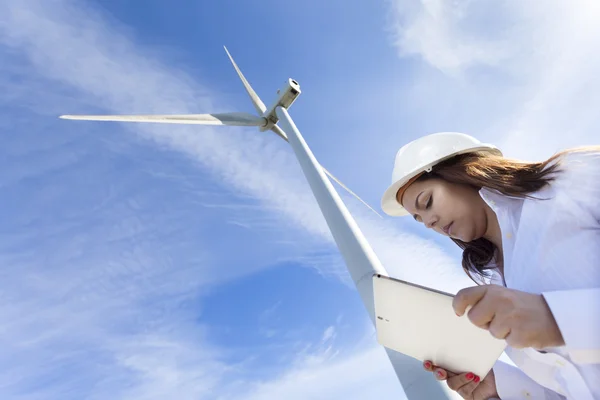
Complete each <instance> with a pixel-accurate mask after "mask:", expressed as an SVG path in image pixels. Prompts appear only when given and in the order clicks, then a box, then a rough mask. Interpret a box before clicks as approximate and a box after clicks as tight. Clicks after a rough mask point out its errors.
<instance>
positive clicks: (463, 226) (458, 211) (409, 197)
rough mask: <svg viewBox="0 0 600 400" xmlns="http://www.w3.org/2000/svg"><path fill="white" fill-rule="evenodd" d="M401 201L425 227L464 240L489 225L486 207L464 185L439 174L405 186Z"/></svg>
mask: <svg viewBox="0 0 600 400" xmlns="http://www.w3.org/2000/svg"><path fill="white" fill-rule="evenodd" d="M401 204H402V206H403V207H404V208H406V210H407V211H408V212H410V213H411V214H412V215H413V217H414V218H415V220H417V221H419V222H422V223H423V224H424V225H425V226H426V227H428V228H431V229H433V230H435V231H436V232H438V233H440V234H442V235H444V236H449V237H452V238H455V239H459V240H462V241H463V242H470V241H473V240H475V239H479V238H481V237H483V236H484V234H485V233H486V231H487V228H488V210H487V209H488V208H489V207H488V206H487V204H486V203H485V202H484V201H483V199H482V198H481V196H480V195H479V193H478V191H477V190H476V189H475V188H472V187H470V186H467V185H460V184H456V183H450V182H447V181H445V180H443V179H438V178H431V179H428V180H424V181H417V182H414V183H413V184H411V185H410V186H409V187H408V188H407V189H406V191H405V192H404V196H403V197H402V203H401Z"/></svg>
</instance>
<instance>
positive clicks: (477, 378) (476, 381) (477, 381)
mask: <svg viewBox="0 0 600 400" xmlns="http://www.w3.org/2000/svg"><path fill="white" fill-rule="evenodd" d="M480 380H481V379H480V378H479V377H478V376H476V377H475V379H473V382H475V383H479V381H480Z"/></svg>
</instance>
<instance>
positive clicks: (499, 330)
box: [488, 317, 510, 339]
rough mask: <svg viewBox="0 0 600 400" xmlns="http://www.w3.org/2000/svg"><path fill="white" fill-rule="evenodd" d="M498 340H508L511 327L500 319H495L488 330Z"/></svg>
mask: <svg viewBox="0 0 600 400" xmlns="http://www.w3.org/2000/svg"><path fill="white" fill-rule="evenodd" d="M488 331H490V333H491V334H492V336H493V337H495V338H496V339H506V338H507V337H508V335H509V334H510V326H509V325H508V324H507V323H506V321H503V320H502V319H500V318H497V317H496V318H494V319H493V320H492V322H491V323H490V327H489V329H488Z"/></svg>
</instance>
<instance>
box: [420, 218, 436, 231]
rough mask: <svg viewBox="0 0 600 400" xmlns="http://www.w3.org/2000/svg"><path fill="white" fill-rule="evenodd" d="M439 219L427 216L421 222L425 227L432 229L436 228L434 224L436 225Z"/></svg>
mask: <svg viewBox="0 0 600 400" xmlns="http://www.w3.org/2000/svg"><path fill="white" fill-rule="evenodd" d="M438 221H439V218H438V217H436V216H428V217H427V218H426V219H425V220H424V221H423V222H424V223H425V226H426V227H428V228H430V229H431V228H433V227H435V226H436V224H437V223H438Z"/></svg>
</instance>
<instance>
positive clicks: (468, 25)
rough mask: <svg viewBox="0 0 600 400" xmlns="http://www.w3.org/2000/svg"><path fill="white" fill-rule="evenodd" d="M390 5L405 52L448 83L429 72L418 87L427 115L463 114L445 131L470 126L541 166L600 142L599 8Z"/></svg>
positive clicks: (588, 4)
mask: <svg viewBox="0 0 600 400" xmlns="http://www.w3.org/2000/svg"><path fill="white" fill-rule="evenodd" d="M388 3H389V5H390V12H391V15H392V21H393V22H392V23H391V25H390V28H391V32H392V34H393V35H392V40H393V42H394V43H395V44H396V46H397V50H398V51H399V54H400V55H401V56H402V57H407V56H414V57H418V58H419V59H420V60H422V61H423V62H424V65H426V66H430V67H434V68H436V69H439V70H440V71H442V72H443V73H444V74H446V76H447V77H448V78H447V79H441V78H435V77H433V78H432V75H431V74H427V73H425V74H424V75H423V76H422V77H420V78H422V79H416V80H415V82H414V87H415V88H419V90H421V91H422V93H421V95H422V96H423V98H426V99H427V100H428V103H426V104H423V107H421V108H420V109H419V111H420V113H422V114H420V115H428V116H429V117H431V118H436V115H443V114H445V112H446V110H447V109H448V108H449V107H453V109H456V110H459V112H458V113H455V114H454V116H451V115H449V116H446V119H442V121H441V124H442V125H443V124H445V125H446V126H450V127H451V128H450V129H453V128H452V127H454V126H457V125H459V126H463V127H466V128H468V129H473V131H472V132H470V133H472V134H474V135H476V136H479V137H481V138H483V139H487V140H493V141H494V142H496V143H497V144H498V145H501V146H502V148H503V149H505V151H506V153H507V154H508V155H509V156H514V157H522V158H529V159H541V158H544V157H548V156H550V155H551V154H552V153H553V152H555V151H558V150H560V149H562V148H564V147H568V146H575V145H580V144H590V143H593V142H594V141H595V140H596V138H597V132H596V131H597V128H598V126H599V122H600V121H599V117H598V113H597V112H596V111H595V110H597V108H598V105H599V104H600V95H598V93H600V78H598V75H597V74H596V71H597V70H598V68H600V56H599V55H598V53H597V52H596V51H595V49H597V48H598V46H599V45H600V28H599V25H598V24H597V23H595V21H597V20H598V17H599V16H600V7H599V6H598V3H597V2H594V1H587V0H578V1H575V2H569V3H565V2H562V1H548V2H544V5H543V7H542V6H540V5H539V4H534V3H528V2H521V1H516V0H515V1H513V0H509V1H502V2H496V3H494V4H483V3H480V2H474V1H469V0H464V1H454V2H444V1H410V0H391V1H389V2H388ZM425 79H430V80H434V81H435V84H433V85H434V87H432V86H430V85H429V84H428V83H427V82H425ZM413 95H414V93H413ZM440 98H442V99H443V100H442V103H440V102H438V101H437V100H436V99H440ZM450 104H451V105H450ZM469 110H473V112H471V113H469ZM596 141H597V140H596Z"/></svg>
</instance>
